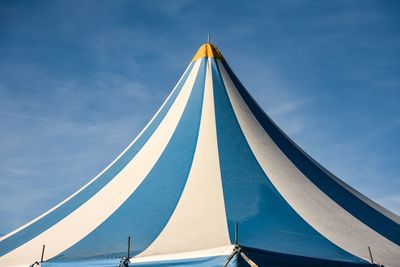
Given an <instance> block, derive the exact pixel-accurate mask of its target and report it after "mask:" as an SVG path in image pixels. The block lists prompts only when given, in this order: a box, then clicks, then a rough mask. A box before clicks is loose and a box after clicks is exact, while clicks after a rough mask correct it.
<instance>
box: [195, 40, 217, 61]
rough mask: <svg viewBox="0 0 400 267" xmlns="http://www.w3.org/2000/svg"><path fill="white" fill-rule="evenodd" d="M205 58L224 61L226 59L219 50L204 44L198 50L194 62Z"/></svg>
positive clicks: (211, 45)
mask: <svg viewBox="0 0 400 267" xmlns="http://www.w3.org/2000/svg"><path fill="white" fill-rule="evenodd" d="M203 57H213V58H215V59H221V60H223V59H224V57H223V56H222V54H221V52H220V51H219V50H218V48H217V47H216V46H215V45H213V44H211V43H205V44H203V45H202V46H201V47H200V48H199V50H197V53H196V54H195V56H194V57H193V59H192V61H196V60H197V59H199V58H203Z"/></svg>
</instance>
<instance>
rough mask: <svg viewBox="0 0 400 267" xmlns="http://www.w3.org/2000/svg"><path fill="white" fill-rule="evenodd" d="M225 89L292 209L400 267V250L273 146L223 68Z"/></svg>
mask: <svg viewBox="0 0 400 267" xmlns="http://www.w3.org/2000/svg"><path fill="white" fill-rule="evenodd" d="M218 63H219V68H220V70H221V74H222V76H223V80H224V83H225V86H226V88H227V92H228V95H229V99H230V101H231V103H232V106H233V109H234V112H235V114H236V117H237V119H238V121H239V124H240V127H241V129H242V131H243V133H244V135H245V137H246V140H247V142H248V144H249V145H250V147H251V150H252V151H253V153H254V155H255V157H256V158H257V160H258V162H259V163H260V165H261V167H262V169H263V170H264V172H265V173H266V175H267V176H268V177H269V179H270V181H271V182H272V183H273V185H274V186H275V188H276V189H277V190H278V191H279V193H280V194H281V195H282V196H283V198H284V199H285V200H286V201H287V202H288V203H289V204H290V205H291V207H292V208H293V209H294V210H295V211H296V212H297V213H298V214H299V215H300V216H301V217H302V218H303V219H304V220H305V221H306V222H307V223H309V224H310V225H311V226H312V227H314V228H315V229H316V230H317V231H318V232H319V233H321V234H322V235H323V236H325V237H326V238H327V239H329V240H330V241H332V242H333V243H335V244H336V245H338V246H339V247H341V248H343V249H344V250H346V251H348V252H350V253H352V254H354V255H356V256H358V257H360V258H364V259H369V254H368V246H370V247H371V249H372V251H373V256H374V259H375V260H376V261H377V262H379V263H381V264H385V266H399V264H400V247H399V246H397V245H396V244H394V243H393V242H391V241H390V240H388V239H386V238H385V237H383V236H381V235H380V234H379V233H377V232H375V231H374V230H373V229H371V228H369V227H368V226H366V225H365V224H364V223H362V222H361V221H359V220H358V219H357V218H355V217H354V216H352V215H351V214H350V213H348V212H347V211H346V210H344V209H343V208H342V207H340V206H339V205H338V204H337V203H336V202H334V201H333V200H332V199H330V198H329V197H328V196H327V195H325V194H324V193H323V192H322V191H321V190H320V189H319V188H318V187H317V186H315V185H314V184H313V183H312V182H311V181H310V180H309V179H308V178H307V177H305V176H304V175H303V173H302V172H301V171H299V170H298V169H297V168H296V166H295V165H294V164H293V163H292V162H291V161H290V160H289V159H288V158H287V157H286V156H285V155H284V153H283V152H282V151H281V150H280V149H279V148H278V147H277V146H276V144H275V143H274V142H273V141H272V139H271V138H270V136H269V135H268V134H267V133H266V132H265V131H264V129H263V128H262V126H261V125H260V124H259V122H258V121H257V119H256V118H255V117H254V115H253V114H252V113H251V111H250V109H249V108H248V106H247V105H246V103H245V102H244V101H243V99H242V97H241V96H240V94H239V92H238V91H237V89H236V88H235V85H234V84H233V82H232V81H231V79H230V77H229V75H228V74H227V72H226V70H225V68H224V66H223V65H222V64H221V63H220V62H218Z"/></svg>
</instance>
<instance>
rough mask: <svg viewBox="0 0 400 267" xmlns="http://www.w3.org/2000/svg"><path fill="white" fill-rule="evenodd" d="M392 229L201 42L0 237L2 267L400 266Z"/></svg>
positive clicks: (394, 219) (384, 215) (396, 232)
mask: <svg viewBox="0 0 400 267" xmlns="http://www.w3.org/2000/svg"><path fill="white" fill-rule="evenodd" d="M271 97H273V96H271ZM399 223H400V218H399V217H398V216H397V215H395V214H393V213H391V212H390V211H388V210H386V209H385V208H383V207H381V206H379V205H378V204H376V203H375V202H373V201H372V200H370V199H368V198H367V197H365V196H364V195H362V194H361V193H359V192H358V191H356V190H355V189H353V188H351V187H350V186H348V185H347V184H345V183H344V182H343V181H341V180H340V179H339V178H337V177H336V176H334V175H333V174H332V173H330V172H329V171H328V170H326V169H325V168H323V167H322V166H321V165H319V164H318V163H317V162H316V161H314V160H313V159H312V158H311V157H310V156H309V155H307V154H306V153H305V152H304V151H303V150H302V149H301V148H299V147H298V146H297V145H296V144H295V143H294V142H293V141H292V140H291V139H290V138H289V137H288V136H287V135H285V133H284V132H282V131H281V130H280V129H279V128H278V126H277V125H276V124H275V123H274V122H273V121H272V120H271V118H270V117H269V116H268V115H267V114H265V113H264V111H263V110H262V109H261V107H260V106H259V105H258V104H257V103H256V101H255V100H254V99H253V98H252V96H251V95H250V94H249V92H248V91H247V90H246V89H245V88H244V86H243V85H242V84H241V83H240V81H239V79H238V78H237V77H236V76H235V74H234V73H233V71H232V70H231V68H230V67H229V65H228V63H227V62H226V60H225V59H224V58H223V56H222V55H221V53H220V52H219V50H218V49H217V48H216V47H215V46H214V45H212V44H209V43H207V44H204V45H203V46H201V47H200V49H199V50H198V52H197V53H196V55H195V56H194V58H193V60H192V61H191V62H190V64H189V66H188V67H187V69H186V71H185V72H184V74H183V76H182V77H181V79H180V80H179V81H178V83H177V85H176V87H175V88H174V89H173V90H172V92H171V93H170V95H169V96H168V98H167V99H166V100H165V102H164V103H163V104H162V106H161V107H160V109H159V110H158V111H157V112H156V114H155V115H154V117H153V118H152V119H151V120H150V122H149V123H148V124H147V126H146V127H145V128H144V129H143V130H142V132H141V133H140V134H139V135H138V136H137V137H136V138H135V139H134V141H133V142H132V143H131V144H129V146H128V147H127V148H126V149H125V150H124V151H123V152H122V153H121V154H120V155H119V156H118V157H117V158H116V159H115V160H114V161H113V162H112V163H111V164H110V165H109V166H108V167H106V168H105V169H104V170H103V171H102V172H101V173H100V174H98V175H97V176H96V177H95V178H93V179H92V180H91V181H89V182H88V183H87V184H86V185H85V186H83V187H82V188H81V189H79V190H78V191H77V192H76V193H74V194H73V195H71V196H70V197H68V198H67V199H65V200H64V201H62V202H61V203H60V204H58V205H57V206H55V207H53V208H52V209H50V210H49V211H47V212H46V213H44V214H42V215H41V216H39V217H38V218H36V219H34V220H33V221H31V222H29V223H27V224H26V225H24V226H22V227H20V228H19V229H17V230H15V231H13V232H11V233H9V234H8V235H6V236H4V237H1V239H0V266H29V265H30V264H32V263H34V262H35V261H38V262H40V261H41V260H43V262H42V263H40V264H41V265H42V266H118V264H119V263H120V258H121V257H123V256H125V257H128V258H129V262H130V263H129V266H178V265H179V266H368V265H371V266H373V265H376V264H383V265H384V266H400V246H399V245H400V225H399ZM128 240H129V241H128ZM126 263H128V262H127V261H126Z"/></svg>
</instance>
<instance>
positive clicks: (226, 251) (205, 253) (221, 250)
mask: <svg viewBox="0 0 400 267" xmlns="http://www.w3.org/2000/svg"><path fill="white" fill-rule="evenodd" d="M234 248H235V246H233V245H229V246H222V247H217V248H211V249H204V250H197V251H188V252H182V253H172V254H163V255H154V256H144V257H142V256H136V257H134V258H131V259H130V262H131V263H133V264H135V263H147V262H160V261H171V260H185V259H186V260H188V259H197V258H205V257H215V256H228V255H230V254H231V253H232V251H233V249H234Z"/></svg>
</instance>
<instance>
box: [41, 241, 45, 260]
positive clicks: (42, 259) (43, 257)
mask: <svg viewBox="0 0 400 267" xmlns="http://www.w3.org/2000/svg"><path fill="white" fill-rule="evenodd" d="M45 248H46V245H43V247H42V257H40V262H43V259H44V249H45Z"/></svg>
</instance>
